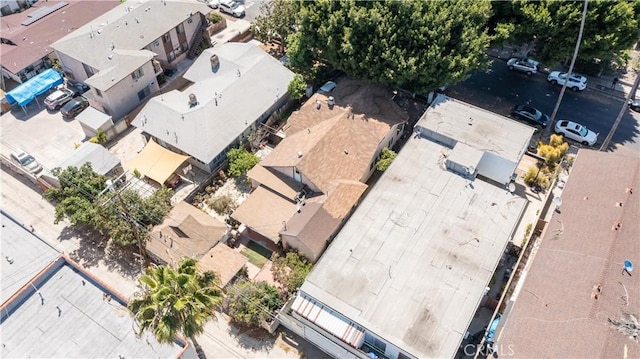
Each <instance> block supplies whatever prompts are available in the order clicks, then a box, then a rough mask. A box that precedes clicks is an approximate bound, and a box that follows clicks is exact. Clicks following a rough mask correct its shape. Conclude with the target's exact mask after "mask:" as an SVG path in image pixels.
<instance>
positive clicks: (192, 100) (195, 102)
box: [189, 93, 198, 108]
mask: <svg viewBox="0 0 640 359" xmlns="http://www.w3.org/2000/svg"><path fill="white" fill-rule="evenodd" d="M197 105H198V99H197V98H196V95H195V94H192V93H190V94H189V108H191V107H195V106H197Z"/></svg>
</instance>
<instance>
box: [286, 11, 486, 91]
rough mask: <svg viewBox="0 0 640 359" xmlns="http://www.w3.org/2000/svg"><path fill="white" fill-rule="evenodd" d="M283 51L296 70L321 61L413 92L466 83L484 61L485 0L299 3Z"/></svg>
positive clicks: (374, 80) (357, 76) (483, 65)
mask: <svg viewBox="0 0 640 359" xmlns="http://www.w3.org/2000/svg"><path fill="white" fill-rule="evenodd" d="M296 6H297V7H298V9H299V10H298V16H299V20H298V23H299V27H298V31H297V32H295V33H293V34H292V35H290V36H289V38H288V41H287V46H288V48H287V54H288V55H289V59H290V61H291V64H292V65H293V66H295V67H299V68H308V67H309V66H311V62H310V60H312V59H314V58H316V59H322V60H326V61H328V62H329V63H331V64H332V65H333V66H335V67H336V68H338V69H340V70H342V71H344V72H345V73H347V74H348V75H349V76H351V77H353V78H360V79H367V80H371V81H373V82H377V83H381V84H385V85H389V86H391V87H394V88H397V87H400V88H404V89H407V90H410V91H414V92H426V91H431V90H435V89H437V88H439V87H441V86H443V85H445V84H453V83H456V82H459V81H461V80H464V79H465V78H467V77H468V75H469V74H470V73H471V72H473V71H475V70H478V69H482V68H484V67H485V66H486V65H487V59H486V54H485V51H486V49H487V47H488V45H489V42H490V40H491V36H489V35H488V33H487V31H486V30H485V29H486V23H487V20H488V18H489V16H490V14H491V4H490V2H489V1H485V0H478V1H465V0H457V1H456V0H451V1H418V0H405V1H393V0H386V1H355V0H342V1H331V0H319V1H309V2H307V1H303V2H297V3H296Z"/></svg>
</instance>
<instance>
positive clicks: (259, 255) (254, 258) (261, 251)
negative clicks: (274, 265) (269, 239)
mask: <svg viewBox="0 0 640 359" xmlns="http://www.w3.org/2000/svg"><path fill="white" fill-rule="evenodd" d="M242 254H243V255H244V256H245V257H247V259H249V263H251V264H253V265H255V266H257V267H260V268H262V267H263V266H264V265H265V264H266V263H267V261H268V260H269V259H270V258H271V251H270V250H268V249H266V248H264V247H263V246H261V245H259V244H257V243H255V242H253V241H249V243H247V247H246V248H245V249H244V250H243V251H242Z"/></svg>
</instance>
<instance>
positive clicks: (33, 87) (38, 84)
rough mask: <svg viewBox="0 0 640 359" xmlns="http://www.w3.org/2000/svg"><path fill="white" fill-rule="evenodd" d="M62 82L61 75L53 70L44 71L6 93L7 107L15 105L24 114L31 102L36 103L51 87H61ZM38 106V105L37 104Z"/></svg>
mask: <svg viewBox="0 0 640 359" xmlns="http://www.w3.org/2000/svg"><path fill="white" fill-rule="evenodd" d="M63 82H64V80H63V79H62V75H60V73H59V72H57V71H56V70H53V69H48V70H45V71H43V72H41V73H39V74H38V75H36V76H34V77H32V78H31V79H29V81H27V82H25V83H23V84H22V85H20V86H18V87H16V88H15V89H13V90H11V91H9V92H7V94H6V95H5V97H6V99H7V102H8V103H9V105H13V104H14V103H17V104H18V105H20V107H22V110H23V111H24V112H25V113H26V112H27V110H26V109H25V106H27V105H28V104H29V103H31V101H33V100H36V102H38V98H37V97H38V96H39V95H42V94H43V93H45V92H47V91H48V90H49V89H51V88H52V87H56V86H58V85H61V84H62V83H63ZM38 105H40V103H39V102H38Z"/></svg>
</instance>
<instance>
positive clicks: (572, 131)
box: [555, 120, 598, 146]
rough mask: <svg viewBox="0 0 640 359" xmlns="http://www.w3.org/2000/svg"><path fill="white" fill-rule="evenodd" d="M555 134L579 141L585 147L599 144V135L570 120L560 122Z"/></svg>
mask: <svg viewBox="0 0 640 359" xmlns="http://www.w3.org/2000/svg"><path fill="white" fill-rule="evenodd" d="M555 133H557V134H559V135H563V136H564V137H565V138H570V139H572V140H574V141H578V142H580V143H582V144H583V145H585V146H587V145H588V146H593V145H595V144H596V142H598V134H597V133H595V132H593V131H591V130H589V129H588V128H586V127H584V126H583V125H581V124H579V123H575V122H571V121H569V120H558V122H556V126H555Z"/></svg>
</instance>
